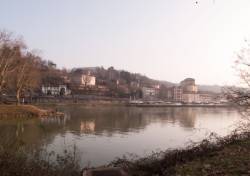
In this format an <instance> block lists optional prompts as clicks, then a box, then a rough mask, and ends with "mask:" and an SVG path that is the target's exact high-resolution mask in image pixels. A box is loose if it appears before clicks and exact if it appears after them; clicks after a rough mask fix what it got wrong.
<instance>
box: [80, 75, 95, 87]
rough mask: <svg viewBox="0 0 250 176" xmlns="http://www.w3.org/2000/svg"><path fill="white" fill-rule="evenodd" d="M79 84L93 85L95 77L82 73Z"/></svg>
mask: <svg viewBox="0 0 250 176" xmlns="http://www.w3.org/2000/svg"><path fill="white" fill-rule="evenodd" d="M81 84H82V85H84V86H95V84H96V78H95V76H91V75H82V77H81Z"/></svg>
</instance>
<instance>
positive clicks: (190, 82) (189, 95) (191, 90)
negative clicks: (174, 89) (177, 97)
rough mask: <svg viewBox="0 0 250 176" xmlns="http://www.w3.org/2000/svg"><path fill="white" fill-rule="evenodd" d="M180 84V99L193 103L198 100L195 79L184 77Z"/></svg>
mask: <svg viewBox="0 0 250 176" xmlns="http://www.w3.org/2000/svg"><path fill="white" fill-rule="evenodd" d="M180 86H181V87H182V90H183V94H182V101H183V102H185V103H194V102H198V101H199V94H198V87H197V85H196V84H195V79H193V78H186V79H184V80H183V81H181V83H180Z"/></svg>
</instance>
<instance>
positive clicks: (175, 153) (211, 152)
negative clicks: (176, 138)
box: [111, 132, 250, 176]
mask: <svg viewBox="0 0 250 176" xmlns="http://www.w3.org/2000/svg"><path fill="white" fill-rule="evenodd" d="M213 141H215V140H214V139H213V140H203V141H202V142H201V143H200V144H199V145H193V146H190V147H188V148H186V149H183V150H180V149H179V150H170V151H166V152H161V153H155V154H153V155H151V156H149V157H145V158H140V159H134V160H131V159H126V158H123V159H118V160H116V161H114V162H113V163H112V164H111V165H112V166H119V167H123V168H125V169H126V170H127V171H128V172H129V173H130V174H131V175H136V176H152V175H153V176H160V175H163V176H168V175H178V176H186V175H190V176H200V175H216V176H217V175H223V176H224V175H232V176H233V175H235V176H236V175H250V133H249V132H244V133H242V134H234V135H231V136H228V137H226V138H221V139H217V140H216V142H213Z"/></svg>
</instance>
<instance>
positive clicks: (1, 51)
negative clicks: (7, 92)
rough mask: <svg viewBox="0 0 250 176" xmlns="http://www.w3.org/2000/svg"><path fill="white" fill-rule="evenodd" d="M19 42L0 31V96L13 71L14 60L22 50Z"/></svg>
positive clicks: (21, 43)
mask: <svg viewBox="0 0 250 176" xmlns="http://www.w3.org/2000/svg"><path fill="white" fill-rule="evenodd" d="M24 47H25V46H24V44H23V42H22V41H21V40H17V39H13V38H12V34H11V33H9V32H6V31H0V95H1V93H2V91H3V88H4V86H5V85H6V83H7V77H8V75H9V74H10V72H13V71H14V69H15V59H16V57H18V56H20V54H21V49H22V48H24Z"/></svg>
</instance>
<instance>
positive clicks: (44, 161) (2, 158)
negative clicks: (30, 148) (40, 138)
mask: <svg viewBox="0 0 250 176" xmlns="http://www.w3.org/2000/svg"><path fill="white" fill-rule="evenodd" d="M39 155H40V154H39V153H37V155H32V156H27V154H25V152H24V151H15V152H13V151H12V152H10V151H3V150H1V151H0V173H1V175H2V176H34V175H36V176H45V175H46V176H75V175H80V169H79V168H80V167H79V166H78V164H77V161H76V160H75V158H74V157H72V155H71V154H67V153H66V154H65V156H63V157H60V156H57V157H56V162H52V161H51V160H50V159H49V158H50V156H51V155H52V154H47V156H43V157H41V156H39Z"/></svg>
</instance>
